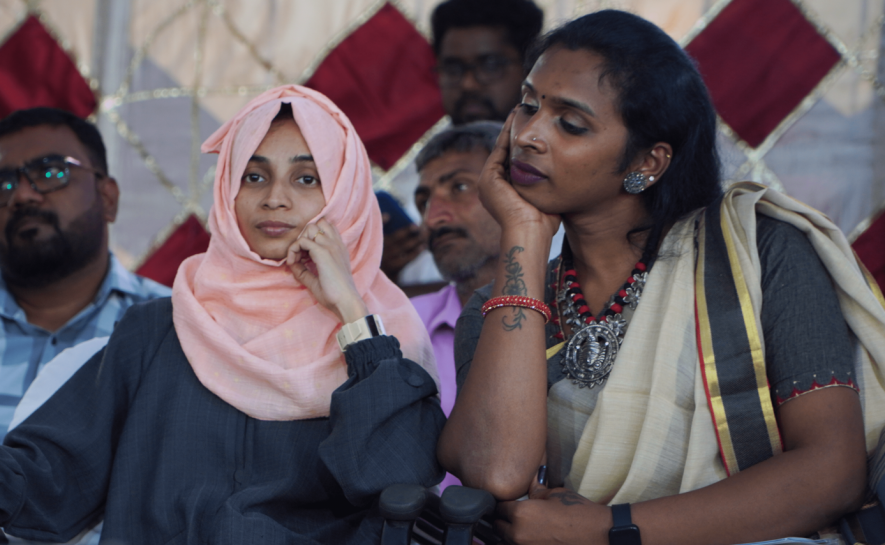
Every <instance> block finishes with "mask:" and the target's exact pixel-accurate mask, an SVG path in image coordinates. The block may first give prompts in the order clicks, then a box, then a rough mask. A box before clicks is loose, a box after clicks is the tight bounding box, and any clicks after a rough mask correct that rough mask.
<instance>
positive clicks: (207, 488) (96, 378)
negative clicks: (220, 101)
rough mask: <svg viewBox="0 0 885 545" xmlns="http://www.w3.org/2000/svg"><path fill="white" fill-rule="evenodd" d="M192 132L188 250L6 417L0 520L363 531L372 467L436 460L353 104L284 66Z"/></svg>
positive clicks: (421, 377) (207, 537)
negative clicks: (206, 188)
mask: <svg viewBox="0 0 885 545" xmlns="http://www.w3.org/2000/svg"><path fill="white" fill-rule="evenodd" d="M203 150H204V151H205V152H212V153H218V154H219V159H218V168H217V173H216V178H215V190H214V191H215V193H214V194H215V205H214V207H213V209H212V211H211V213H210V217H209V225H210V228H211V231H212V241H211V243H210V246H209V249H208V251H207V252H206V253H205V254H202V255H198V256H194V257H192V258H190V259H188V260H187V261H185V262H184V264H182V267H181V269H180V270H179V272H178V276H177V277H176V279H175V285H174V287H173V295H172V298H171V300H170V299H163V300H158V301H154V302H150V303H146V304H143V305H138V306H136V307H133V308H132V310H130V311H129V312H128V313H127V314H126V316H125V317H124V318H123V320H122V321H121V322H120V323H119V325H118V326H117V328H116V330H115V332H114V335H113V336H112V337H111V339H110V341H109V343H108V345H107V346H106V348H105V349H104V350H102V351H101V352H99V353H98V354H96V356H94V357H93V358H92V359H91V360H90V361H89V362H87V363H86V364H85V365H84V366H83V367H82V368H81V369H80V370H79V371H78V372H77V373H76V374H75V375H74V376H73V377H72V378H71V379H70V380H69V381H68V382H67V383H66V384H65V385H64V386H63V387H62V388H61V389H59V391H58V392H57V393H56V394H55V395H54V396H53V397H52V398H51V399H50V400H49V401H47V402H46V403H45V404H44V405H43V406H42V407H41V408H40V409H38V410H37V411H35V412H34V413H33V414H32V415H31V416H30V417H29V418H28V419H27V420H25V421H24V422H23V423H22V424H21V425H19V426H18V427H17V428H16V429H15V430H13V431H12V432H11V433H9V434H8V435H7V437H6V442H5V444H4V445H3V447H0V488H2V490H3V492H2V493H0V526H3V528H4V530H5V531H6V532H7V533H9V534H12V535H15V536H20V537H23V538H26V539H33V540H39V541H68V540H70V539H71V538H73V537H75V536H76V535H77V534H78V533H80V532H81V531H83V529H84V528H87V527H89V526H90V525H91V524H93V523H94V522H95V521H96V520H98V519H100V518H102V517H103V518H104V529H103V531H102V540H103V541H104V540H113V541H114V542H115V543H130V544H135V543H158V544H159V543H170V544H172V543H174V544H191V543H193V544H196V543H212V544H228V543H230V544H248V543H261V544H276V543H279V544H284V543H286V544H288V543H336V544H338V543H375V542H378V540H379V539H380V530H381V524H382V521H381V519H380V517H379V516H378V514H377V513H376V512H375V510H374V509H373V508H372V503H373V501H374V500H375V498H376V497H377V495H378V494H379V493H380V492H381V491H382V490H383V489H384V488H386V487H387V486H388V485H390V484H394V483H418V484H421V485H424V486H431V485H433V484H435V483H437V482H439V480H440V479H441V478H442V473H441V471H440V469H439V466H438V464H437V462H436V457H435V447H436V440H437V437H438V435H439V432H440V430H441V428H442V425H443V422H444V416H443V414H442V411H441V409H440V407H439V401H438V398H437V385H436V378H435V366H434V362H433V356H432V350H431V347H430V341H429V339H428V337H427V334H426V332H425V330H424V328H423V326H422V325H421V321H420V320H419V319H418V316H417V315H416V314H415V311H414V309H413V308H412V307H411V304H410V303H409V301H408V299H407V298H406V297H405V295H404V294H403V293H402V292H401V291H400V290H399V289H398V288H396V287H395V286H394V285H393V284H392V283H391V282H390V281H389V280H388V279H387V277H386V276H385V275H384V274H383V273H380V271H379V264H380V260H381V241H382V234H381V214H380V211H379V209H378V205H377V201H376V199H375V197H374V194H373V193H372V181H371V176H370V170H369V162H368V158H367V156H366V152H365V149H364V147H363V145H362V143H361V142H360V141H359V138H358V137H357V135H356V133H355V131H354V129H353V126H352V125H351V124H350V122H349V121H348V120H347V118H346V117H345V116H344V114H343V113H342V112H341V111H340V110H339V109H338V108H337V107H335V105H334V104H332V103H331V102H330V101H329V100H328V99H327V98H326V97H324V96H322V95H320V94H319V93H316V92H314V91H311V90H309V89H306V88H303V87H299V86H294V85H292V86H286V87H280V88H277V89H274V90H272V91H268V92H266V93H264V94H262V95H261V96H259V97H257V98H256V99H254V100H253V101H251V102H250V103H249V104H248V105H247V106H246V107H245V108H244V109H243V110H242V111H241V112H240V113H239V114H237V116H236V117H234V118H233V119H232V120H230V121H229V122H227V123H226V124H225V125H224V126H222V127H221V128H220V129H219V130H218V131H217V132H216V133H215V134H214V135H212V137H210V138H209V139H208V140H207V141H206V142H205V144H204V145H203ZM385 332H386V334H385Z"/></svg>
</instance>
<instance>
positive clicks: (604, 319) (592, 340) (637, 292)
mask: <svg viewBox="0 0 885 545" xmlns="http://www.w3.org/2000/svg"><path fill="white" fill-rule="evenodd" d="M659 238H660V230H659V229H653V230H652V232H651V233H649V236H648V240H647V242H646V245H645V249H644V250H643V252H642V256H641V257H640V259H639V261H638V262H637V263H636V265H635V267H634V268H633V271H632V272H631V273H630V276H629V277H628V278H627V281H626V282H624V285H623V286H622V287H621V289H619V290H618V291H617V292H616V293H615V294H614V295H612V297H611V299H609V302H608V303H607V304H606V306H605V307H604V308H603V311H602V312H601V313H600V316H599V317H598V318H596V317H594V316H593V314H592V313H591V312H590V308H589V307H588V306H587V301H586V299H585V298H584V293H583V291H581V286H580V284H579V283H578V273H577V271H576V270H575V267H574V257H573V255H572V252H571V248H570V247H569V245H568V240H567V239H566V240H564V241H563V245H562V257H561V261H560V270H559V282H558V291H557V294H556V308H557V310H558V311H559V312H558V317H557V319H556V321H557V323H558V324H559V332H558V333H557V334H556V335H555V336H556V338H558V339H562V340H564V341H566V343H567V344H566V347H565V355H564V357H563V372H564V373H565V374H566V375H567V376H568V377H569V378H570V379H571V380H572V382H573V383H575V384H576V385H578V386H579V387H581V388H593V387H594V386H598V385H601V384H602V383H604V382H605V380H606V379H607V378H608V375H609V373H611V370H612V366H613V365H614V361H615V358H616V357H617V354H618V349H619V348H620V346H621V343H622V342H623V339H624V334H625V333H626V331H627V320H626V319H625V318H624V317H623V316H622V315H621V313H622V312H623V310H624V307H625V306H629V307H630V308H631V309H633V310H635V309H636V306H637V305H638V304H639V299H640V297H641V296H642V290H643V289H644V288H645V282H646V280H647V279H648V272H649V270H651V266H652V264H653V257H654V253H655V251H656V250H657V246H658V244H657V242H658V239H659ZM563 321H564V322H565V324H568V325H569V326H571V330H572V334H571V335H570V337H569V338H568V339H565V327H564V326H565V324H563V323H562V322H563Z"/></svg>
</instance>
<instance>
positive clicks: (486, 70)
mask: <svg viewBox="0 0 885 545" xmlns="http://www.w3.org/2000/svg"><path fill="white" fill-rule="evenodd" d="M511 62H513V61H511V60H510V59H507V58H503V57H496V56H488V57H482V58H480V59H479V62H477V63H475V64H474V63H465V62H461V61H457V60H448V61H444V62H442V63H441V64H440V65H439V66H438V67H437V72H438V73H439V83H440V85H441V86H443V87H452V86H455V85H458V84H459V83H460V82H461V78H463V77H464V75H465V74H466V73H467V72H473V77H475V78H476V81H477V82H478V83H479V84H481V85H488V84H489V83H492V82H494V81H495V80H497V79H499V78H500V77H501V76H502V75H503V74H504V69H505V68H507V66H508V65H509V64H510V63H511Z"/></svg>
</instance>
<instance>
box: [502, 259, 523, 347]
mask: <svg viewBox="0 0 885 545" xmlns="http://www.w3.org/2000/svg"><path fill="white" fill-rule="evenodd" d="M523 251H525V248H523V247H521V246H514V247H513V248H510V251H509V252H507V255H506V256H505V258H504V271H505V272H506V273H507V276H506V281H505V282H504V288H503V289H502V290H501V293H503V294H504V295H525V294H526V293H528V290H527V289H526V287H525V281H524V280H523V278H522V277H523V276H524V273H523V271H522V265H520V264H519V262H518V261H517V260H516V254H519V253H522V252H523ZM525 317H526V316H525V309H523V308H521V307H514V309H513V319H512V320H510V321H509V322H508V320H507V318H506V317H505V318H503V319H502V320H501V323H502V324H503V325H504V331H513V330H514V329H522V322H523V320H525Z"/></svg>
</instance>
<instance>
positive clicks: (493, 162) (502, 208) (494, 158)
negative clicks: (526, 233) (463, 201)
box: [479, 110, 560, 238]
mask: <svg viewBox="0 0 885 545" xmlns="http://www.w3.org/2000/svg"><path fill="white" fill-rule="evenodd" d="M515 113H516V111H515V110H514V111H513V112H510V115H509V116H508V117H507V121H506V122H505V123H504V128H502V129H501V133H500V134H498V140H497V142H495V149H493V150H492V153H491V154H490V155H489V158H488V159H487V160H486V164H485V166H484V167H483V170H482V175H481V176H480V178H479V198H480V201H482V205H483V206H484V207H485V208H486V210H488V211H489V213H490V214H491V215H492V217H494V218H495V220H496V221H497V222H498V223H499V224H500V225H501V228H502V229H503V230H504V231H511V230H515V229H519V230H537V229H538V228H541V229H543V232H544V234H548V235H549V238H553V235H554V234H556V230H557V229H559V223H560V217H559V216H556V215H551V214H545V213H543V212H541V211H540V210H538V209H537V208H535V207H534V206H533V205H532V204H531V203H529V202H528V201H526V200H525V199H523V198H522V196H520V195H519V193H517V192H516V190H515V189H514V188H513V185H512V184H511V183H510V127H511V125H512V124H513V117H514V115H515Z"/></svg>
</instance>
